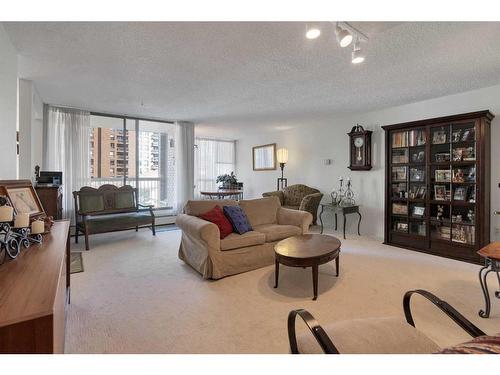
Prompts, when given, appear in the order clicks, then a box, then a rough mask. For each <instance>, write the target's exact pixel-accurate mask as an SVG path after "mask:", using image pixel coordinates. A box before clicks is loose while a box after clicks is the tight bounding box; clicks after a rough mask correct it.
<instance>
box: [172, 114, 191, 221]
mask: <svg viewBox="0 0 500 375" xmlns="http://www.w3.org/2000/svg"><path fill="white" fill-rule="evenodd" d="M175 142H176V145H175V161H176V168H175V170H176V173H175V175H176V176H175V179H176V189H175V197H176V199H175V202H176V204H175V206H174V211H175V212H174V213H175V214H177V213H180V212H182V209H183V208H184V205H185V204H186V201H187V200H189V199H193V196H194V124H193V123H192V122H186V121H178V122H176V123H175Z"/></svg>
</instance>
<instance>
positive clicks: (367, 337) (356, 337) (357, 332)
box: [297, 317, 439, 354]
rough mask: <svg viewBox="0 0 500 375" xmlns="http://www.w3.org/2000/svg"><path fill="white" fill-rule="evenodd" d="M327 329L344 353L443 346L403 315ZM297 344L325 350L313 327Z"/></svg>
mask: <svg viewBox="0 0 500 375" xmlns="http://www.w3.org/2000/svg"><path fill="white" fill-rule="evenodd" d="M297 327H299V325H297ZM323 329H324V330H325V331H326V333H327V334H328V337H330V340H332V343H333V345H335V347H336V348H337V349H338V351H339V352H340V353H342V354H431V353H433V352H436V351H438V350H439V346H437V345H436V343H434V341H432V340H431V339H429V338H428V337H427V336H426V335H424V334H423V333H421V332H420V331H419V330H418V329H416V328H414V327H412V326H411V325H409V324H408V323H407V322H406V321H404V320H402V319H401V318H400V317H395V318H370V319H353V320H346V321H341V322H338V323H334V324H331V325H328V326H323ZM297 344H298V349H299V352H300V353H304V354H320V353H321V354H322V353H323V351H322V350H321V347H320V346H319V344H318V343H317V341H316V339H315V338H314V336H313V335H312V333H311V332H310V331H309V330H307V332H305V331H304V332H302V333H301V334H299V335H297Z"/></svg>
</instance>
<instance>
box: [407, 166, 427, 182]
mask: <svg viewBox="0 0 500 375" xmlns="http://www.w3.org/2000/svg"><path fill="white" fill-rule="evenodd" d="M424 180H425V170H424V169H422V168H411V169H410V181H412V182H422V181H424Z"/></svg>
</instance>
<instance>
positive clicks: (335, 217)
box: [335, 212, 337, 230]
mask: <svg viewBox="0 0 500 375" xmlns="http://www.w3.org/2000/svg"><path fill="white" fill-rule="evenodd" d="M335 230H337V213H336V212H335Z"/></svg>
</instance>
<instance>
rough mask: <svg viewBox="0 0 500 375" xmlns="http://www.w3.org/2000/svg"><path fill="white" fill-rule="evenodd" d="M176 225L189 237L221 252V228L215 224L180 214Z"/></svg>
mask: <svg viewBox="0 0 500 375" xmlns="http://www.w3.org/2000/svg"><path fill="white" fill-rule="evenodd" d="M175 224H176V225H177V226H178V227H179V229H181V230H182V232H183V233H184V234H186V235H187V236H190V237H193V238H195V239H198V240H202V241H203V242H205V243H206V244H207V247H208V248H210V249H215V250H220V232H219V227H217V225H215V224H214V223H211V222H209V221H206V220H203V219H200V218H199V217H196V216H192V215H186V214H179V215H177V219H176V220H175Z"/></svg>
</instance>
